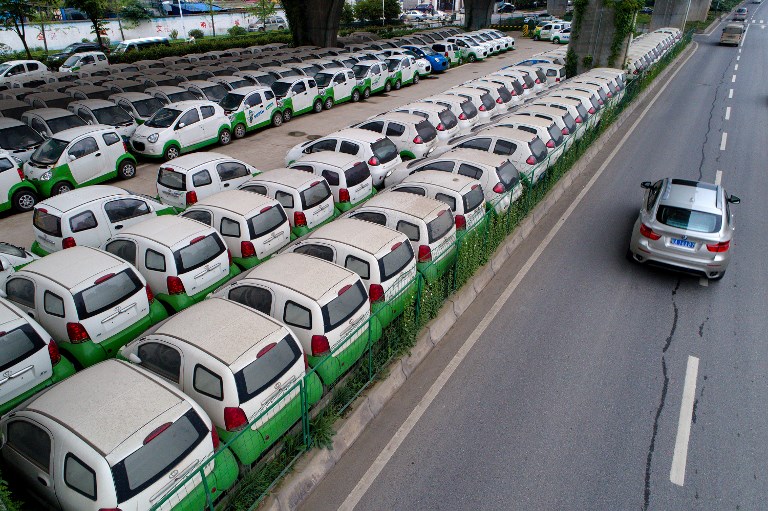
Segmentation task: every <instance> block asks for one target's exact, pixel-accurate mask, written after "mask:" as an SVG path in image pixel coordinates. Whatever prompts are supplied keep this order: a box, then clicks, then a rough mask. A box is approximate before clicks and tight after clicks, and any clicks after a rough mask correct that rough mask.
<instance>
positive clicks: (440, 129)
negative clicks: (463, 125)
mask: <svg viewBox="0 0 768 511" xmlns="http://www.w3.org/2000/svg"><path fill="white" fill-rule="evenodd" d="M436 129H437V131H445V126H443V123H442V122H441V123H438V125H437V128H436Z"/></svg>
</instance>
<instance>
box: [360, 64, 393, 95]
mask: <svg viewBox="0 0 768 511" xmlns="http://www.w3.org/2000/svg"><path fill="white" fill-rule="evenodd" d="M352 71H353V72H354V73H355V78H357V84H358V85H365V84H366V82H368V83H367V85H368V87H370V89H371V94H378V93H379V92H382V91H384V92H389V91H391V90H392V86H393V80H392V79H391V75H390V72H389V69H388V68H387V64H386V63H384V62H379V61H375V60H363V61H361V62H359V63H358V64H355V65H354V66H353V67H352Z"/></svg>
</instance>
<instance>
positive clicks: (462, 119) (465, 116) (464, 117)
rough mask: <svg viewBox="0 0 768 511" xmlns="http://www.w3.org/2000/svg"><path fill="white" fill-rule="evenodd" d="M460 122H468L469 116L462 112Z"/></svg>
mask: <svg viewBox="0 0 768 511" xmlns="http://www.w3.org/2000/svg"><path fill="white" fill-rule="evenodd" d="M459 120H460V121H466V120H467V114H465V113H464V112H461V113H460V114H459Z"/></svg>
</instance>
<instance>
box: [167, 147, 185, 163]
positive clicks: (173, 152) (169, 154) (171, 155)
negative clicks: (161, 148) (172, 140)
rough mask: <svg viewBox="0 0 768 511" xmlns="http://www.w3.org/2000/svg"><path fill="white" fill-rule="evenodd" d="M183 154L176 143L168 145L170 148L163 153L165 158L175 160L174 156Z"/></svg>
mask: <svg viewBox="0 0 768 511" xmlns="http://www.w3.org/2000/svg"><path fill="white" fill-rule="evenodd" d="M180 154H181V151H180V150H179V148H178V147H176V146H175V145H172V146H168V149H166V150H165V154H164V155H163V158H164V159H165V161H168V160H173V159H174V158H178V157H179V155H180Z"/></svg>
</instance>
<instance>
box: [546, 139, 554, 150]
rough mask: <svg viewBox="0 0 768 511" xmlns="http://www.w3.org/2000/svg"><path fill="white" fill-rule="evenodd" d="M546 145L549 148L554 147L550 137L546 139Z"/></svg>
mask: <svg viewBox="0 0 768 511" xmlns="http://www.w3.org/2000/svg"><path fill="white" fill-rule="evenodd" d="M547 147H548V148H550V149H554V148H555V141H554V140H552V139H550V140H547Z"/></svg>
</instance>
